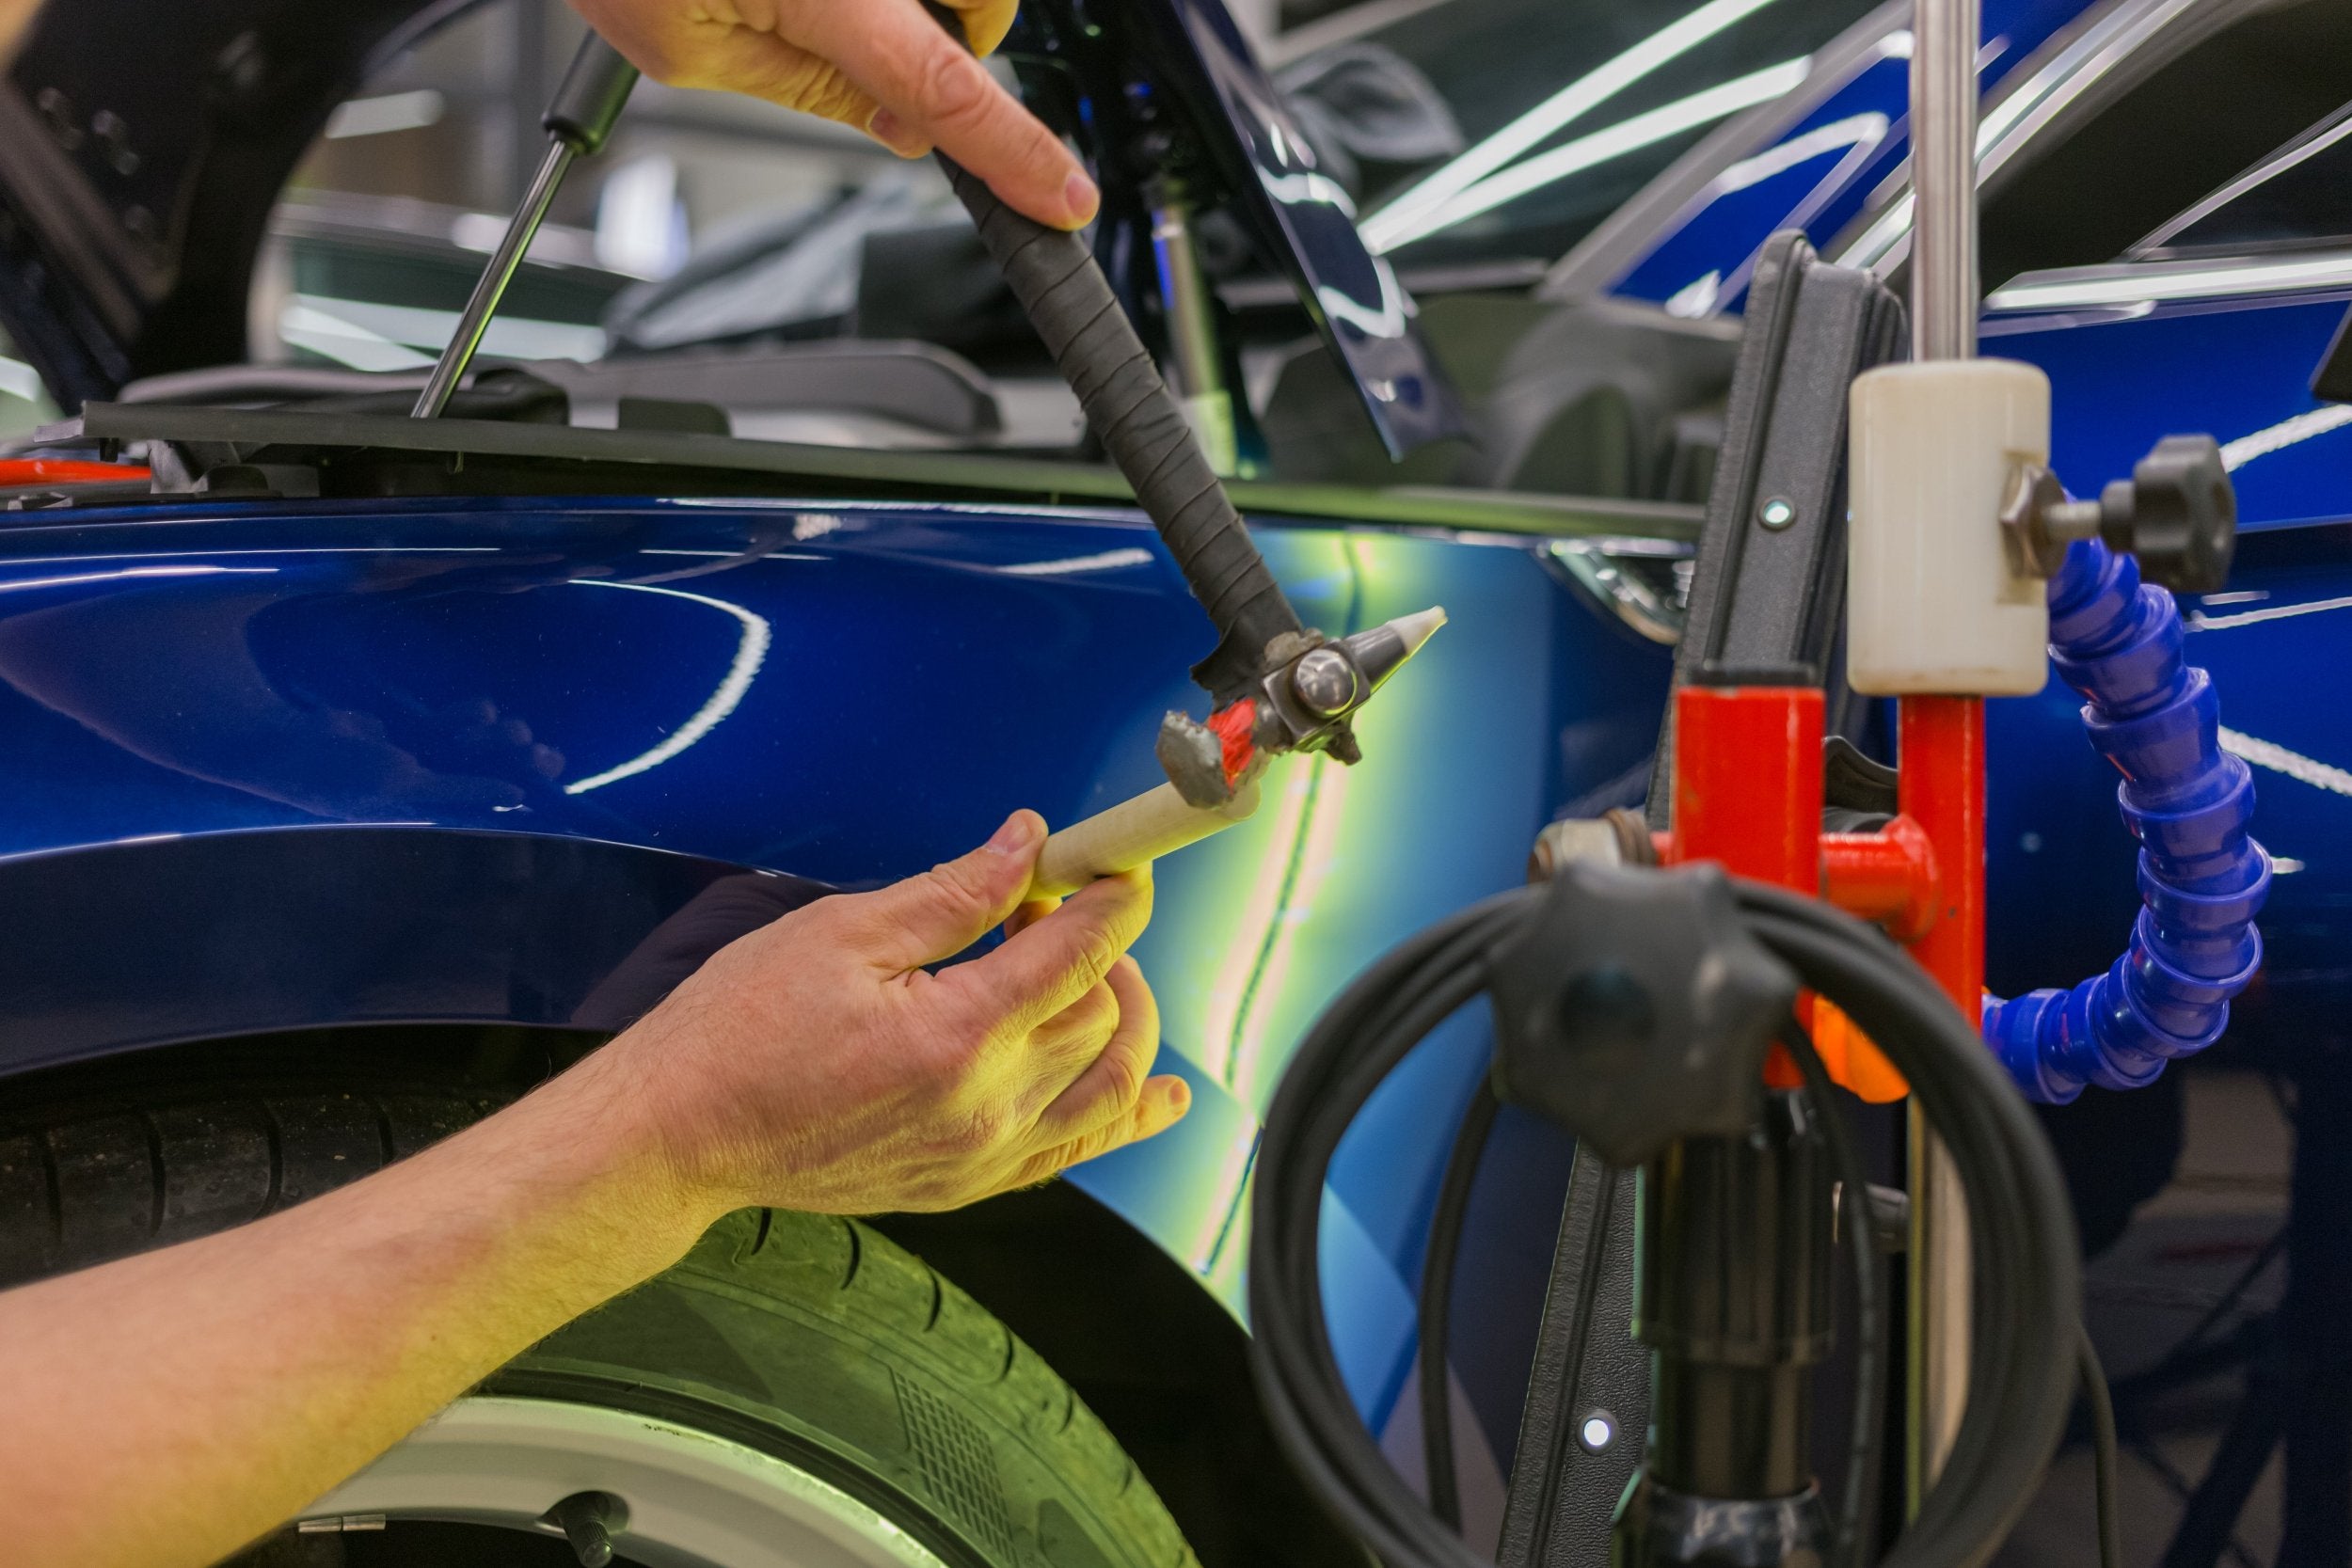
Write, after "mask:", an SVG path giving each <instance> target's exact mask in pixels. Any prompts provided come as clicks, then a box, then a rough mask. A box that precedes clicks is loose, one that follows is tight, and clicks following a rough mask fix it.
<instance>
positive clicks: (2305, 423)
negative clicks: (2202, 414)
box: [2221, 403, 2352, 472]
mask: <svg viewBox="0 0 2352 1568" xmlns="http://www.w3.org/2000/svg"><path fill="white" fill-rule="evenodd" d="M2347 424H2352V404H2342V403H2334V404H2328V406H2327V407H2325V408H2314V409H2312V410H2311V411H2310V412H2309V413H2304V414H2297V415H2296V416H2295V418H2293V419H2291V420H2280V421H2279V422H2278V423H2277V424H2274V425H2271V426H2269V427H2267V428H2265V429H2263V430H2258V431H2256V432H2254V434H2252V435H2251V436H2239V437H2238V438H2237V439H2236V440H2234V441H2230V442H2225V443H2224V444H2223V446H2222V448H2221V466H2222V467H2225V468H2228V469H2231V470H2232V471H2233V472H2234V471H2235V470H2236V469H2237V468H2239V467H2242V466H2244V465H2245V464H2248V463H2251V462H2252V461H2254V459H2255V458H2257V457H2267V456H2268V455H2270V454H2271V453H2272V452H2274V451H2279V450H2280V448H2282V447H2292V446H2295V445H2296V444H2298V443H2300V442H2303V441H2308V440H2310V439H2311V438H2312V436H2325V435H2327V434H2328V432H2329V431H2331V430H2341V429H2342V428H2343V427H2344V426H2345V425H2347Z"/></svg>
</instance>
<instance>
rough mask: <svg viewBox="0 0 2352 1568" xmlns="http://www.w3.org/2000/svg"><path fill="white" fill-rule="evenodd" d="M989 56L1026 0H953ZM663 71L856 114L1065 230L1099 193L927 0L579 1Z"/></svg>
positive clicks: (1081, 221) (669, 79)
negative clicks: (933, 14)
mask: <svg viewBox="0 0 2352 1568" xmlns="http://www.w3.org/2000/svg"><path fill="white" fill-rule="evenodd" d="M946 3H947V4H948V5H949V6H951V7H952V8H954V9H955V10H956V11H958V12H959V13H961V16H962V18H963V26H964V31H965V33H966V35H967V36H968V37H969V38H970V40H971V42H972V47H973V49H974V50H977V52H978V53H980V54H982V55H985V54H988V53H989V52H990V51H991V50H993V49H994V48H995V47H996V46H997V45H998V44H999V43H1002V42H1003V41H1004V39H1005V34H1006V32H1007V31H1008V30H1009V29H1010V27H1011V26H1012V17H1013V10H1014V8H1015V3H1016V0H946ZM572 5H573V7H574V8H575V9H577V10H578V11H579V12H580V15H582V16H584V17H586V18H587V19H588V22H589V24H590V25H592V26H594V27H595V28H596V31H598V32H599V33H602V34H603V35H604V36H605V37H606V38H607V39H609V40H611V41H612V46H613V47H614V48H616V49H618V50H619V51H620V52H621V53H622V54H624V55H628V57H629V59H630V60H631V61H633V62H634V63H635V64H636V66H637V68H638V69H639V70H641V71H644V73H645V74H646V75H648V76H650V77H652V78H653V79H654V80H655V81H657V82H666V83H668V84H669V85H671V86H672V87H715V88H720V89H723V90H724V91H728V92H739V93H746V94H748V95H750V96H751V97H754V98H764V99H767V100H768V101H769V102H770V103H781V104H783V105H784V106H785V107H786V108H787V109H800V110H803V111H805V112H806V113H809V114H813V115H822V116H823V117H824V118H825V119H836V120H839V121H840V122H841V123H843V124H844V125H851V126H855V127H856V128H857V129H859V130H861V131H864V132H866V134H867V135H871V136H872V137H873V138H874V139H875V140H876V141H879V142H881V143H882V145H883V146H885V147H887V148H889V149H890V150H892V151H894V152H896V153H898V155H899V156H901V157H905V158H919V157H921V156H922V155H923V154H925V153H927V152H929V151H930V150H931V149H932V148H934V147H936V148H939V149H940V150H943V151H945V152H946V153H947V155H948V156H949V157H952V158H953V159H955V160H956V162H958V163H960V164H961V165H962V166H964V167H965V168H968V169H970V170H971V171H972V172H973V173H974V174H977V175H978V176H979V177H980V178H981V179H982V180H984V181H986V182H988V187H989V189H991V190H993V191H994V192H995V193H996V194H997V196H998V197H1000V198H1003V200H1004V201H1005V202H1006V203H1008V204H1009V205H1010V206H1012V207H1015V208H1017V209H1019V210H1020V211H1022V212H1024V213H1026V214H1029V216H1031V217H1033V218H1035V219H1037V220H1038V221H1039V222H1040V223H1045V224H1051V225H1053V226H1054V227H1056V228H1057V229H1077V228H1082V227H1083V226H1085V225H1086V224H1088V223H1090V222H1092V221H1093V218H1094V212H1095V208H1096V207H1097V206H1098V205H1100V199H1101V198H1100V197H1099V195H1098V193H1097V192H1096V190H1095V188H1094V182H1092V181H1090V180H1089V179H1088V178H1087V175H1086V171H1085V170H1084V169H1082V168H1080V167H1079V166H1078V160H1077V159H1075V158H1073V157H1072V156H1071V154H1070V151H1069V150H1068V149H1067V148H1065V147H1063V146H1062V144H1061V143H1060V142H1059V141H1057V140H1056V139H1055V137H1054V134H1053V133H1052V132H1050V131H1048V130H1047V129H1046V128H1045V127H1044V126H1043V125H1041V124H1040V123H1039V122H1038V120H1037V119H1036V118H1035V117H1034V116H1032V115H1031V114H1030V113H1029V112H1028V111H1027V110H1026V109H1025V108H1023V107H1022V106H1021V104H1020V103H1019V102H1018V101H1016V100H1015V99H1014V98H1013V96H1012V95H1011V94H1010V93H1009V92H1007V91H1006V90H1005V89H1004V88H1003V87H999V86H998V85H997V83H996V80H995V78H993V76H991V75H989V73H988V71H986V69H984V68H983V67H982V66H981V65H980V64H979V62H978V61H977V60H976V59H974V58H973V56H972V55H970V54H968V53H966V52H965V50H964V48H963V46H962V45H961V43H959V42H957V41H956V40H953V39H951V38H949V37H948V36H947V35H946V32H945V31H943V30H942V29H941V28H940V26H939V24H937V23H935V22H933V21H932V20H931V19H930V16H929V15H927V14H926V13H925V12H924V9H923V8H922V6H921V5H919V4H918V3H917V0H572Z"/></svg>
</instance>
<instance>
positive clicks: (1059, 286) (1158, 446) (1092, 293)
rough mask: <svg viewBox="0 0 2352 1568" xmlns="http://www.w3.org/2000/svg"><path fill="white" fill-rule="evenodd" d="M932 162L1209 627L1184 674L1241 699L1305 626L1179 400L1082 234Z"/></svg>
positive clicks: (945, 161) (1224, 696) (1223, 698)
mask: <svg viewBox="0 0 2352 1568" xmlns="http://www.w3.org/2000/svg"><path fill="white" fill-rule="evenodd" d="M939 163H940V166H941V167H943V168H945V169H946V171H947V178H948V180H949V181H950V182H952V183H953V184H954V185H955V188H956V195H958V196H959V197H961V198H963V205H964V208H965V210H966V211H968V212H969V213H970V214H972V221H973V223H974V224H975V225H977V227H978V229H979V231H980V243H981V245H984V246H985V247H986V248H987V250H988V253H989V255H990V256H991V257H992V258H993V259H994V261H995V262H996V265H997V266H998V267H999V268H1000V269H1001V270H1002V271H1003V273H1004V276H1005V281H1006V283H1007V284H1008V285H1009V286H1010V288H1011V289H1012V293H1013V297H1014V298H1016V299H1018V300H1020V302H1021V307H1022V309H1025V310H1026V311H1027V312H1028V316H1029V322H1030V325H1033V326H1035V327H1036V329H1037V335H1038V336H1039V337H1040V338H1041V339H1043V340H1044V342H1045V347H1046V349H1047V351H1048V352H1050V353H1051V354H1052V355H1053V356H1054V363H1055V365H1056V366H1057V368H1058V369H1059V370H1060V371H1061V373H1062V377H1063V379H1065V380H1066V381H1068V382H1069V383H1070V388H1071V390H1072V391H1073V392H1075V393H1076V394H1077V395H1078V403H1079V405H1080V406H1081V407H1083V408H1084V409H1085V410H1086V416H1087V422H1088V423H1089V425H1091V426H1092V427H1093V429H1094V431H1095V434H1096V435H1097V436H1100V437H1101V438H1102V442H1103V445H1104V448H1105V449H1106V450H1107V451H1109V452H1110V454H1111V461H1112V462H1114V463H1116V464H1118V465H1119V471H1120V473H1122V474H1124V475H1126V477H1127V483H1129V484H1131V485H1133V486H1134V487H1135V492H1136V501H1137V502H1138V503H1139V504H1140V505H1141V506H1142V508H1143V511H1144V514H1145V515H1147V516H1149V517H1150V518H1151V519H1152V526H1153V527H1155V528H1157V529H1158V530H1159V531H1160V537H1161V538H1162V539H1164V540H1166V541H1167V542H1168V550H1169V552H1170V553H1171V554H1173V555H1174V556H1175V557H1176V564H1177V566H1178V567H1179V568H1181V569H1182V570H1183V572H1184V581H1185V582H1186V583H1187V584H1188V585H1189V586H1190V587H1191V589H1192V593H1193V596H1194V597H1195V598H1197V599H1199V600H1200V608H1201V609H1202V610H1206V611H1207V612H1208V616H1209V620H1210V621H1211V622H1212V623H1213V624H1215V626H1216V629H1217V635H1218V641H1217V645H1216V648H1215V650H1213V651H1212V652H1211V653H1210V655H1209V657H1206V658H1204V659H1202V660H1201V661H1200V663H1198V664H1196V665H1194V666H1193V667H1192V678H1193V679H1194V680H1196V681H1198V682H1200V685H1201V686H1202V687H1203V688H1205V689H1207V690H1208V692H1209V693H1210V695H1211V696H1212V697H1214V698H1215V699H1216V702H1217V704H1218V705H1220V706H1222V705H1225V704H1227V703H1229V702H1232V701H1233V700H1234V699H1235V698H1238V697H1240V696H1243V695H1244V694H1246V693H1247V692H1248V690H1249V689H1250V688H1251V687H1252V686H1253V684H1254V683H1255V682H1256V681H1257V679H1258V678H1259V677H1260V676H1261V675H1263V673H1265V671H1264V664H1265V653H1266V644H1267V643H1269V642H1271V641H1274V639H1275V638H1277V637H1279V636H1280V635H1281V634H1282V633H1284V632H1296V631H1299V630H1301V629H1302V628H1301V626H1300V625H1299V620H1298V614H1297V612H1296V611H1295V610H1293V609H1292V608H1291V603H1290V600H1289V599H1288V598H1286V597H1285V596H1284V595H1283V593H1282V588H1281V585H1280V584H1279V583H1278V582H1276V581H1275V580H1274V574H1273V573H1272V572H1271V571H1269V570H1268V569H1267V567H1266V563H1265V559H1264V558H1263V556H1261V555H1260V554H1259V553H1258V546H1257V545H1256V543H1255V542H1254V541H1252V540H1251V539H1250V537H1249V531H1248V529H1246V528H1245V527H1243V525H1242V520H1241V514H1240V513H1238V512H1236V511H1234V510H1233V503H1232V500H1231V499H1228V498H1227V496H1226V494H1225V486H1224V485H1223V484H1222V483H1219V481H1218V479H1217V476H1216V469H1215V468H1212V467H1210V466H1209V459H1208V455H1207V453H1205V452H1203V451H1201V450H1200V439H1199V438H1198V437H1197V436H1194V434H1193V430H1192V425H1191V423H1190V421H1189V420H1186V419H1185V418H1184V409H1183V407H1182V405H1180V404H1178V403H1177V401H1176V399H1175V397H1174V396H1173V395H1171V394H1170V393H1169V391H1168V386H1167V383H1165V382H1163V381H1162V380H1161V379H1160V372H1159V371H1158V369H1157V367H1155V366H1154V365H1153V364H1152V356H1151V353H1150V352H1149V351H1148V350H1147V349H1145V347H1144V346H1143V340H1142V339H1141V338H1139V337H1137V336H1136V329H1135V326H1134V325H1133V324H1131V323H1130V322H1129V321H1128V320H1127V313H1126V312H1125V311H1124V310H1122V309H1120V306H1119V298H1118V296H1117V295H1115V294H1114V293H1111V286H1110V282H1109V280H1108V279H1107V278H1105V277H1104V276H1103V269H1102V267H1101V266H1100V265H1098V264H1097V263H1096V261H1095V260H1094V253H1093V252H1092V251H1091V250H1089V249H1088V248H1087V243H1086V241H1085V240H1084V239H1083V238H1081V237H1080V236H1079V235H1077V234H1073V233H1066V232H1064V231H1063V230H1058V229H1049V228H1047V227H1046V226H1045V225H1043V224H1041V223H1039V222H1037V221H1036V220H1035V219H1033V218H1030V217H1027V216H1025V215H1024V214H1020V213H1016V212H1014V211H1013V210H1012V209H1011V208H1009V207H1008V206H1006V205H1005V204H1004V203H1003V202H1001V201H999V200H997V199H996V197H995V194H994V193H993V192H992V191H991V190H990V189H989V188H988V186H987V185H986V184H984V183H982V182H980V181H979V180H977V178H975V177H974V176H972V175H971V174H968V173H966V172H965V171H964V170H963V169H962V168H961V167H959V166H957V165H956V164H955V162H954V161H953V160H952V159H949V158H948V157H946V155H945V154H942V155H941V157H940V159H939Z"/></svg>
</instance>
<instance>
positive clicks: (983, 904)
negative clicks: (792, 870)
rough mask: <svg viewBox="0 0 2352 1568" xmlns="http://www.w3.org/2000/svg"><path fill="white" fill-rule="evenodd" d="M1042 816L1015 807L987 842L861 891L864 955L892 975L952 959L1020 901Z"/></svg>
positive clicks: (1033, 862)
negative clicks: (917, 872)
mask: <svg viewBox="0 0 2352 1568" xmlns="http://www.w3.org/2000/svg"><path fill="white" fill-rule="evenodd" d="M1044 842H1045V819H1044V818H1043V817H1041V816H1038V814H1037V813H1035V812H1033V811H1017V812H1014V813H1013V814H1012V815H1011V816H1008V817H1007V818H1005V825H1004V826H1003V827H1001V828H999V829H997V830H996V832H995V835H994V836H993V837H992V838H991V839H990V840H989V841H988V842H987V843H986V844H983V845H981V846H980V847H978V848H977V849H975V850H973V851H972V852H971V853H970V854H968V855H963V856H961V857H959V858H958V859H955V860H951V861H949V862H947V863H946V864H944V865H936V866H933V867H932V868H931V869H930V870H929V871H926V872H924V873H923V874H922V875H921V876H919V877H909V878H908V879H906V880H905V881H903V882H898V883H895V884H893V885H892V886H890V887H886V888H883V889H882V890H880V891H879V892H875V893H868V894H863V895H859V897H858V900H857V901H858V903H859V904H860V905H861V906H863V908H861V909H860V910H859V911H858V913H859V925H860V927H861V930H862V933H863V934H864V936H865V937H866V941H865V942H863V943H862V945H863V946H864V947H865V949H866V955H867V956H868V957H869V958H872V959H873V960H874V961H875V962H876V963H879V964H881V965H882V966H883V967H884V968H886V969H888V970H890V971H892V972H893V973H898V972H903V971H905V970H909V969H914V968H916V967H917V966H919V965H922V964H927V963H930V962H932V961H934V960H936V959H939V958H953V957H954V956H955V955H956V954H958V953H961V952H962V951H963V950H964V949H965V948H967V947H969V946H971V945H972V944H973V943H974V942H977V941H979V940H980V938H981V937H983V936H985V935H987V934H988V933H989V932H990V931H992V930H993V929H995V928H996V927H998V926H999V925H1001V924H1003V922H1004V919H1005V917H1006V916H1007V915H1009V914H1010V913H1012V911H1014V910H1015V909H1017V908H1019V907H1020V904H1021V899H1022V895H1024V894H1025V893H1027V892H1028V890H1029V876H1030V873H1031V871H1032V870H1033V869H1034V868H1035V866H1036V864H1037V853H1038V848H1039V847H1040V846H1041V845H1042V844H1043V843H1044Z"/></svg>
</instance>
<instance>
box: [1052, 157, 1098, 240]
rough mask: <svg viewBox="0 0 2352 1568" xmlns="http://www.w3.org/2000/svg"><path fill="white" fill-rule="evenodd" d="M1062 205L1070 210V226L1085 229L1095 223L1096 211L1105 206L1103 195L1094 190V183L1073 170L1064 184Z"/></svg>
mask: <svg viewBox="0 0 2352 1568" xmlns="http://www.w3.org/2000/svg"><path fill="white" fill-rule="evenodd" d="M1061 199H1062V205H1063V206H1065V207H1067V208H1068V209H1069V210H1070V226H1071V227H1072V228H1073V229H1084V228H1085V227H1086V226H1087V225H1088V224H1089V223H1092V222H1093V221H1094V214H1095V211H1096V209H1098V208H1100V207H1101V206H1102V205H1103V193H1102V192H1101V191H1098V190H1096V189H1095V188H1094V182H1093V181H1091V180H1089V179H1088V178H1087V177H1086V176H1085V175H1083V174H1081V173H1079V172H1078V171H1077V170H1075V169H1073V170H1071V172H1070V178H1069V179H1067V180H1065V181H1063V182H1062V187H1061Z"/></svg>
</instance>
